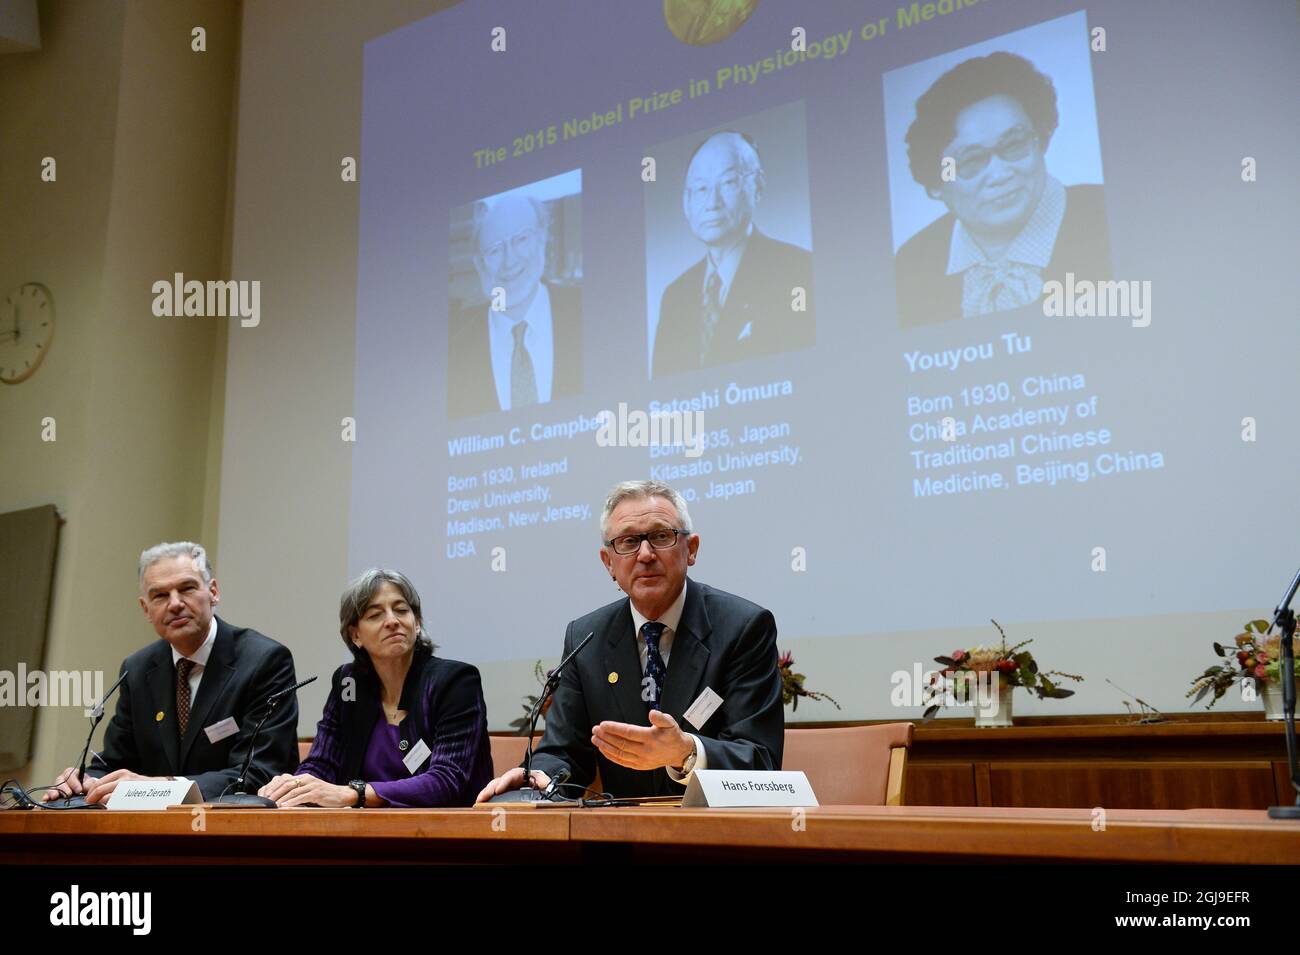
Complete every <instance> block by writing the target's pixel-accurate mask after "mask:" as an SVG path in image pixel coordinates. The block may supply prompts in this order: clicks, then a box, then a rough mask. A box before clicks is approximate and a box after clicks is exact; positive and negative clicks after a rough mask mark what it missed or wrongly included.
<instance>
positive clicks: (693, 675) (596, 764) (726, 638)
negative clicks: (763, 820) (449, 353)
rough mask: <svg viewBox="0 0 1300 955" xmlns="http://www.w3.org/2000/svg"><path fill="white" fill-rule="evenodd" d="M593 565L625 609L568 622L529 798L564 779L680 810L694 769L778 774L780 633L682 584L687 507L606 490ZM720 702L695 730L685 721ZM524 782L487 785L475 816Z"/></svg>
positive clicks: (622, 487)
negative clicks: (708, 702)
mask: <svg viewBox="0 0 1300 955" xmlns="http://www.w3.org/2000/svg"><path fill="white" fill-rule="evenodd" d="M601 541H602V546H601V549H600V559H601V563H602V565H603V566H604V568H605V571H606V572H607V573H608V574H609V575H610V578H611V579H612V580H613V581H614V582H615V583H616V584H617V585H618V587H619V589H620V590H622V591H623V592H624V594H626V596H625V597H624V598H622V599H620V600H617V601H615V602H614V603H611V604H608V605H606V606H604V607H601V608H600V609H598V610H594V611H592V612H591V613H588V614H585V615H583V616H581V617H578V618H577V619H576V620H574V621H572V622H571V623H570V624H569V626H568V628H567V630H566V631H565V635H564V649H563V653H562V656H566V657H567V656H568V654H569V653H570V652H571V651H573V650H574V648H576V647H577V646H578V645H579V644H580V643H581V642H582V641H583V639H584V638H585V637H586V636H587V634H589V633H591V634H594V636H593V638H592V639H591V641H590V642H589V643H588V644H587V645H586V646H585V647H583V649H582V651H581V652H579V653H578V654H577V656H575V657H574V658H573V660H572V661H570V663H569V665H568V666H567V667H566V668H565V670H564V673H563V674H562V676H561V679H560V685H559V688H558V689H557V690H556V692H555V696H554V697H553V699H552V704H551V708H550V710H549V711H548V712H547V715H546V732H545V734H544V735H543V737H542V740H541V743H540V745H539V746H538V748H537V750H536V752H535V754H534V756H533V762H532V766H533V774H534V778H533V785H534V786H536V787H539V788H545V787H546V786H548V785H549V784H550V780H551V779H552V777H555V776H556V775H557V774H562V773H567V774H569V776H568V778H569V781H570V783H571V784H574V785H576V786H577V787H578V790H579V791H581V788H582V787H584V786H587V785H589V784H590V783H591V782H592V780H593V779H594V778H595V775H596V771H597V769H599V772H600V779H601V788H602V790H603V791H605V792H608V793H610V794H611V795H613V796H615V797H638V796H674V795H676V796H680V795H681V794H682V792H683V791H684V787H685V786H686V785H687V783H688V782H689V781H690V778H691V774H692V773H694V772H695V770H697V769H749V770H776V769H780V768H781V754H782V748H783V745H784V740H785V735H784V734H785V713H784V710H783V708H782V702H781V676H780V672H779V670H778V668H777V648H776V621H775V619H774V618H773V616H772V614H771V612H770V611H768V610H765V609H763V608H762V607H760V606H758V605H757V604H755V603H752V602H751V601H749V600H746V599H745V598H743V597H738V596H735V595H734V594H729V593H726V592H725V591H722V590H718V589H717V588H715V587H710V586H708V585H707V584H703V583H700V582H698V581H695V580H691V579H689V578H688V577H687V568H688V567H690V566H692V565H694V563H695V559H696V556H697V554H698V552H699V546H700V537H699V535H698V534H696V533H695V532H694V530H693V529H692V523H691V516H690V513H689V512H688V511H687V508H686V501H685V500H683V499H682V497H681V495H680V494H678V492H677V491H675V490H674V489H673V488H671V487H669V486H668V485H666V484H662V483H660V482H657V481H627V482H624V483H622V484H619V485H617V486H615V487H614V489H613V490H612V491H611V492H610V493H609V495H608V496H607V497H606V500H605V506H604V509H603V511H602V513H601ZM706 688H707V689H711V690H712V691H713V692H714V693H716V694H717V696H718V697H720V698H721V701H722V702H721V704H720V705H719V706H718V708H717V709H716V710H715V711H714V712H713V713H712V715H710V716H709V717H708V718H707V719H705V720H704V721H703V724H702V725H700V726H692V725H691V724H690V723H688V722H687V721H686V719H685V716H684V714H685V713H686V711H687V710H688V709H689V708H690V707H691V705H692V704H693V703H694V702H695V701H696V699H697V698H698V697H699V696H700V695H701V694H702V693H703V692H704V690H705V689H706ZM522 784H523V769H522V767H517V768H515V769H512V770H510V771H509V772H507V773H505V774H504V775H502V776H500V777H498V778H497V779H495V780H493V781H492V783H490V784H489V785H488V786H487V787H486V788H485V789H484V790H483V792H482V793H480V794H479V800H478V801H480V802H483V801H485V800H487V799H488V798H490V797H491V796H493V795H496V794H498V793H502V792H506V791H508V790H511V789H518V788H519V787H520V786H521V785H522Z"/></svg>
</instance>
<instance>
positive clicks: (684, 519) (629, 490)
mask: <svg viewBox="0 0 1300 955" xmlns="http://www.w3.org/2000/svg"><path fill="white" fill-rule="evenodd" d="M646 497H662V498H664V499H665V500H667V501H668V502H669V503H670V504H672V506H673V507H675V508H677V520H678V522H679V523H680V524H681V527H682V530H684V531H686V532H687V533H688V534H689V533H694V532H695V526H694V525H693V524H692V523H691V513H690V511H688V510H687V509H686V499H685V498H684V497H682V496H681V495H680V494H678V493H677V492H676V491H675V490H673V489H672V488H671V487H669V486H668V485H667V484H665V483H663V481H620V482H619V483H618V484H615V485H614V487H613V489H612V490H611V491H610V492H609V494H608V495H606V497H605V507H604V510H602V511H601V512H600V542H601V543H602V544H603V543H605V541H606V540H608V539H609V517H610V515H611V514H613V513H614V508H616V507H618V506H619V505H620V504H622V503H623V502H624V501H628V500H640V499H642V498H646Z"/></svg>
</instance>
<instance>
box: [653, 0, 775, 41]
mask: <svg viewBox="0 0 1300 955" xmlns="http://www.w3.org/2000/svg"><path fill="white" fill-rule="evenodd" d="M757 6H758V0H664V22H665V23H667V24H668V29H669V30H671V31H672V33H673V36H675V37H677V39H679V40H681V41H682V42H683V43H689V44H690V45H691V46H709V45H710V44H713V43H717V42H718V41H719V40H725V39H726V38H727V37H729V36H731V34H733V33H735V32H736V31H737V30H739V29H740V27H741V25H742V24H744V22H745V21H746V20H748V19H749V15H750V14H751V13H753V12H754V8H755V7H757Z"/></svg>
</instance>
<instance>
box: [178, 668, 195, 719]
mask: <svg viewBox="0 0 1300 955" xmlns="http://www.w3.org/2000/svg"><path fill="white" fill-rule="evenodd" d="M194 665H195V664H194V661H193V660H186V659H185V658H183V657H182V658H181V659H179V660H177V661H176V729H177V731H178V732H179V733H180V737H181V739H185V730H186V729H188V728H189V725H190V673H191V672H193V670H194Z"/></svg>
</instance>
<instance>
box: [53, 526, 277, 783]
mask: <svg viewBox="0 0 1300 955" xmlns="http://www.w3.org/2000/svg"><path fill="white" fill-rule="evenodd" d="M220 599H221V595H220V591H219V590H218V588H217V581H216V579H215V578H214V577H213V575H212V565H211V564H210V563H209V561H208V556H207V551H206V550H204V548H203V547H202V546H201V545H199V544H195V543H191V542H189V541H183V542H177V543H164V544H159V545H157V546H155V547H151V548H149V549H148V550H146V551H145V552H144V553H143V554H142V555H141V556H140V596H139V602H140V608H141V609H142V610H143V611H144V615H145V617H146V618H147V619H148V621H149V623H150V624H151V625H152V626H153V629H154V632H155V633H157V635H158V637H159V638H160V639H158V640H155V641H154V642H153V643H151V644H150V645H149V646H147V647H144V648H143V649H141V650H138V651H136V652H135V653H133V654H131V655H130V656H129V657H127V658H126V659H125V660H124V661H123V662H122V667H121V670H122V671H124V672H125V673H126V674H127V678H126V680H125V682H123V683H122V685H121V687H119V688H118V691H117V707H116V709H115V711H114V713H113V717H112V719H111V720H110V721H109V724H108V728H107V729H106V730H105V731H104V752H103V753H102V754H97V756H96V758H95V759H93V760H92V761H91V763H90V764H88V765H87V767H86V776H85V778H84V779H79V778H78V777H77V769H76V767H69V768H68V769H66V770H64V772H63V773H62V774H61V775H60V776H59V778H58V780H57V782H56V784H55V787H56V788H55V789H51V790H49V791H48V792H47V793H46V794H45V798H46V801H47V802H48V801H49V800H51V799H55V798H57V797H60V796H68V795H79V794H83V793H84V795H85V799H86V802H87V803H89V804H91V805H97V804H102V803H104V802H106V801H107V800H108V798H109V796H111V795H112V794H113V791H114V790H115V789H116V788H117V786H118V784H119V783H122V782H126V781H129V780H136V779H173V778H176V779H180V778H185V779H189V780H191V781H192V782H194V783H195V784H196V785H197V786H198V787H199V792H200V793H201V794H202V796H203V799H204V800H207V801H210V800H214V799H216V798H218V797H219V796H221V795H222V794H223V793H224V792H225V791H226V789H227V788H228V787H229V786H230V784H231V783H234V782H235V780H236V779H238V778H239V771H240V768H241V767H242V766H243V764H244V760H245V758H246V757H247V756H248V751H249V745H250V743H251V740H252V736H253V730H254V728H255V727H256V726H257V724H258V722H259V721H260V720H261V719H262V717H263V716H265V715H266V711H267V707H266V702H267V698H268V697H270V696H271V694H273V693H275V692H277V691H279V690H284V689H288V688H289V687H291V686H293V685H294V684H295V683H296V682H297V680H296V679H295V677H294V670H293V655H292V654H291V653H290V652H289V650H288V648H287V647H285V646H282V645H281V644H279V643H277V642H276V641H274V640H272V639H271V638H270V637H267V636H265V635H263V634H261V633H258V632H257V631H256V630H250V629H248V628H246V627H235V626H232V625H231V624H229V623H227V622H226V621H224V620H222V619H220V618H219V617H217V615H216V613H215V610H216V605H217V603H218V602H219V601H220ZM297 733H298V703H297V700H296V698H295V697H294V695H293V694H290V695H289V696H288V697H286V698H285V699H284V700H282V701H281V702H280V704H279V706H278V707H277V708H276V709H275V711H274V714H273V715H272V716H271V718H270V719H268V720H267V721H266V723H265V725H263V726H262V729H261V732H259V733H258V734H257V745H256V750H255V751H254V753H253V758H252V762H251V763H250V764H249V767H248V773H247V775H246V776H245V784H246V789H247V791H248V792H255V791H256V790H257V788H258V787H259V786H261V785H263V784H264V783H266V782H268V781H269V780H270V779H271V777H272V776H275V775H276V774H278V773H284V772H288V771H290V770H292V769H293V768H294V767H295V766H297V765H298V737H297Z"/></svg>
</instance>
